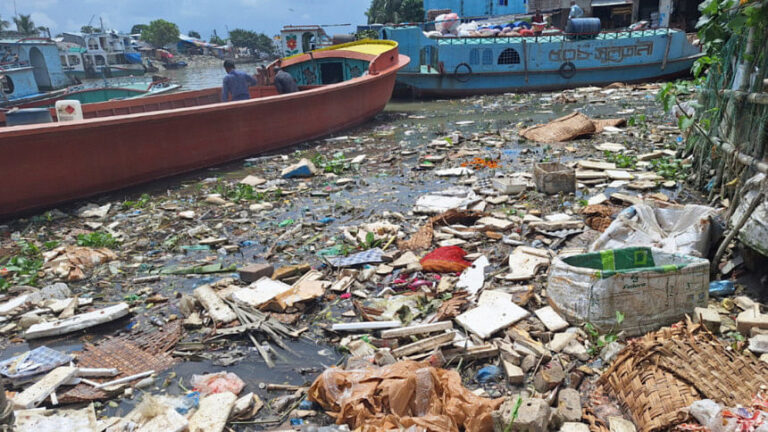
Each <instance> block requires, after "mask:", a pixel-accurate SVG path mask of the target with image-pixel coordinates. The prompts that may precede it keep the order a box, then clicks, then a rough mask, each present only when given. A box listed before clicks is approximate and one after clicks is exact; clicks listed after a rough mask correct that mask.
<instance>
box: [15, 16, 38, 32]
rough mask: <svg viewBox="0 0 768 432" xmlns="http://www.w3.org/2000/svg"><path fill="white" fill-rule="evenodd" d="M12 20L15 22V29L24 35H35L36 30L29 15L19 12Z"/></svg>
mask: <svg viewBox="0 0 768 432" xmlns="http://www.w3.org/2000/svg"><path fill="white" fill-rule="evenodd" d="M13 22H14V23H16V31H17V32H19V33H20V34H22V35H24V36H32V35H36V34H37V32H38V28H37V26H35V23H34V22H33V21H32V16H31V15H22V14H19V16H17V17H13Z"/></svg>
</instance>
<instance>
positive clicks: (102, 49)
mask: <svg viewBox="0 0 768 432" xmlns="http://www.w3.org/2000/svg"><path fill="white" fill-rule="evenodd" d="M59 56H60V59H61V65H62V67H63V68H64V72H66V74H67V75H69V76H70V77H72V78H78V79H82V78H99V77H107V78H109V77H121V76H138V75H144V73H146V68H145V67H144V65H143V64H142V60H141V53H140V52H139V51H137V50H136V49H134V48H133V45H132V39H131V36H130V35H126V34H120V33H116V32H101V33H64V34H63V35H62V38H61V42H60V43H59Z"/></svg>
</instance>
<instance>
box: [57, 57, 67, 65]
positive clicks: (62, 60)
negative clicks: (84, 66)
mask: <svg viewBox="0 0 768 432" xmlns="http://www.w3.org/2000/svg"><path fill="white" fill-rule="evenodd" d="M59 59H60V60H61V64H62V65H63V66H66V65H67V56H65V55H60V56H59Z"/></svg>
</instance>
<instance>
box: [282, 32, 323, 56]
mask: <svg viewBox="0 0 768 432" xmlns="http://www.w3.org/2000/svg"><path fill="white" fill-rule="evenodd" d="M278 39H279V41H278V45H279V46H280V55H281V56H283V57H288V56H293V55H297V54H303V53H306V52H310V51H312V50H315V49H319V48H325V47H329V46H331V45H333V40H332V39H331V38H330V37H329V36H328V34H327V33H325V30H323V28H322V27H320V26H318V25H306V26H285V27H283V29H282V30H280V36H279V37H278Z"/></svg>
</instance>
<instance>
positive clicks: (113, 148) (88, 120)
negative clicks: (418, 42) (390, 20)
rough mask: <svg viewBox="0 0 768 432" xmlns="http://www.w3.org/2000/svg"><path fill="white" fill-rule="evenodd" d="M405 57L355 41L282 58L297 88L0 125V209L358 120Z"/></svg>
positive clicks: (117, 104) (213, 160)
mask: <svg viewBox="0 0 768 432" xmlns="http://www.w3.org/2000/svg"><path fill="white" fill-rule="evenodd" d="M408 61H409V59H408V57H406V56H402V55H399V53H398V49H397V43H395V42H392V41H362V42H354V43H350V44H344V45H337V46H333V47H330V48H325V49H321V50H317V51H314V52H311V53H307V54H301V55H298V56H294V57H289V58H287V59H283V60H282V67H283V69H284V70H286V71H288V72H290V73H291V74H292V75H293V76H294V77H295V78H297V82H298V84H299V86H300V88H301V89H302V91H300V92H298V93H291V94H285V95H277V93H276V91H275V90H274V88H273V87H271V86H270V87H251V97H252V99H250V100H246V101H239V102H229V103H220V92H221V90H220V89H218V88H213V89H207V90H199V91H188V92H181V93H176V94H169V95H163V96H155V97H149V98H145V99H135V100H123V101H114V102H104V103H96V104H89V105H84V106H83V111H84V112H83V116H84V118H85V119H84V120H80V121H72V122H54V123H43V124H34V125H24V126H12V127H2V128H0V155H2V156H0V158H1V159H0V173H1V175H2V179H0V184H1V185H2V186H0V217H7V216H11V215H17V214H19V213H24V212H29V211H31V210H37V209H42V208H46V207H51V206H53V205H56V204H59V203H62V202H66V201H70V200H73V199H78V198H85V197H88V196H91V195H94V194H99V193H103V192H108V191H112V190H116V189H120V188H124V187H127V186H132V185H137V184H140V183H145V182H149V181H153V180H156V179H159V178H162V177H168V176H173V175H177V174H180V173H184V172H187V171H192V170H196V169H200V168H204V167H208V166H213V165H217V164H221V163H223V162H227V161H231V160H235V159H239V158H243V157H246V156H250V155H254V154H257V153H261V152H266V151H270V150H275V149H279V148H282V147H286V146H290V145H293V144H296V143H299V142H302V141H306V140H311V139H314V138H318V137H321V136H324V135H328V134H331V133H334V132H338V131H340V130H342V129H345V128H349V127H351V126H355V125H357V124H360V123H363V122H365V121H366V120H368V119H370V118H371V117H373V116H374V115H375V114H376V113H378V112H379V111H381V110H382V109H383V108H384V106H385V105H386V103H387V102H388V101H389V98H390V96H391V95H392V89H393V87H394V84H395V75H396V73H397V71H398V70H400V69H401V68H402V67H404V66H405V65H406V64H407V63H408ZM222 73H223V72H222ZM52 113H53V115H54V116H55V112H53V111H52ZM4 117H5V116H4V115H0V122H4V121H5V118H4Z"/></svg>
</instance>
